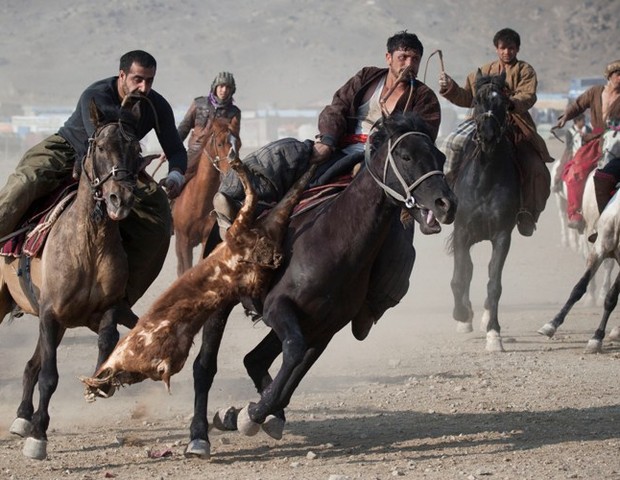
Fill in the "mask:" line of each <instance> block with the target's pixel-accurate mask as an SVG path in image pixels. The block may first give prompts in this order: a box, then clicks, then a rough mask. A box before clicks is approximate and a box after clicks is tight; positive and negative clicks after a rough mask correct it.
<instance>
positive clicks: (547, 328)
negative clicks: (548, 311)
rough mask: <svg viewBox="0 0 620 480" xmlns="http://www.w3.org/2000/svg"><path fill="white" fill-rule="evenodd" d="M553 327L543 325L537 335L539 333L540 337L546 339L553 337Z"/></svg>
mask: <svg viewBox="0 0 620 480" xmlns="http://www.w3.org/2000/svg"><path fill="white" fill-rule="evenodd" d="M555 330H556V329H555V327H554V326H553V325H551V324H550V323H545V324H544V325H543V326H542V327H541V328H540V330H538V333H540V334H541V335H546V336H547V337H549V338H551V337H553V335H555Z"/></svg>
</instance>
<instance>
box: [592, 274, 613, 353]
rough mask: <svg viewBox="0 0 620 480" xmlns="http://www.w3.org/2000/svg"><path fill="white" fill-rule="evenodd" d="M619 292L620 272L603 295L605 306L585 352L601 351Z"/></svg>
mask: <svg viewBox="0 0 620 480" xmlns="http://www.w3.org/2000/svg"><path fill="white" fill-rule="evenodd" d="M619 293H620V273H618V276H617V277H616V281H615V282H614V283H613V285H612V286H611V288H610V289H609V292H607V296H606V297H605V304H604V305H605V307H604V310H603V318H602V319H601V323H600V324H599V326H598V328H597V329H596V331H595V332H594V335H593V337H592V338H591V339H590V340H589V341H588V344H587V346H586V350H585V353H601V352H602V351H603V339H604V338H605V329H606V328H607V321H608V320H609V316H610V315H611V312H613V311H614V309H615V308H616V305H617V304H618V294H619Z"/></svg>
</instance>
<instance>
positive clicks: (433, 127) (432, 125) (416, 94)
mask: <svg viewBox="0 0 620 480" xmlns="http://www.w3.org/2000/svg"><path fill="white" fill-rule="evenodd" d="M387 72H388V69H387V68H379V67H364V68H362V69H361V70H360V71H359V72H357V73H356V74H355V75H354V76H353V77H351V78H350V79H349V80H348V81H347V82H346V83H345V84H344V85H343V86H342V87H340V88H339V89H338V91H336V93H335V94H334V97H333V99H332V103H331V104H330V105H327V106H326V107H325V108H324V109H323V111H322V112H321V113H320V115H319V125H318V127H319V138H320V139H321V142H322V143H325V144H327V145H331V146H333V147H337V146H338V145H339V143H340V141H341V140H342V138H343V136H344V135H346V134H352V133H355V127H356V125H357V110H358V107H359V106H360V104H361V102H362V99H363V98H364V93H365V92H366V91H367V90H368V88H369V87H370V85H372V84H373V82H374V81H375V80H377V79H378V78H380V77H381V76H382V75H385V74H387ZM410 88H413V92H412V95H411V101H410V103H409V106H408V107H407V111H415V112H417V113H418V114H419V115H420V116H421V117H422V118H423V119H424V120H425V121H426V123H427V124H428V126H429V130H430V133H431V136H432V139H433V141H435V140H436V138H437V133H438V132H439V123H440V122H441V109H440V107H439V100H438V99H437V96H436V95H435V92H433V91H432V90H431V89H430V88H429V87H428V86H426V85H425V84H423V83H422V82H420V81H418V80H415V82H414V84H413V87H410ZM409 93H410V92H409V91H407V92H405V93H404V94H403V95H402V96H401V98H400V99H399V101H398V103H397V104H396V107H395V108H394V112H402V111H403V110H404V108H405V104H406V103H407V99H408V97H409Z"/></svg>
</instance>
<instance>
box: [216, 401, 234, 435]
mask: <svg viewBox="0 0 620 480" xmlns="http://www.w3.org/2000/svg"><path fill="white" fill-rule="evenodd" d="M238 415H239V409H237V408H235V407H228V408H222V409H220V410H218V411H217V412H215V415H214V416H213V422H212V425H213V428H217V429H218V430H223V431H226V432H232V431H234V430H237V416H238Z"/></svg>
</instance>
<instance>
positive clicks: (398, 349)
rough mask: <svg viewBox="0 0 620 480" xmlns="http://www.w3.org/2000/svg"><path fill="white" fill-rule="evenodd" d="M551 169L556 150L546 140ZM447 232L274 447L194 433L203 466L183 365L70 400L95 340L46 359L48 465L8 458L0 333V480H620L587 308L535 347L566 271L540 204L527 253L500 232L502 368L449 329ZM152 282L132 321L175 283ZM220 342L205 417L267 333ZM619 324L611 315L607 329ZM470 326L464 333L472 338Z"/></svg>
mask: <svg viewBox="0 0 620 480" xmlns="http://www.w3.org/2000/svg"><path fill="white" fill-rule="evenodd" d="M550 146H551V148H552V150H553V151H554V153H555V154H556V155H557V156H559V149H560V145H559V144H558V143H557V142H555V141H553V140H550ZM450 231H451V227H445V228H444V232H442V234H440V235H438V236H432V237H424V236H422V235H419V234H418V235H417V236H416V240H415V245H416V248H417V252H418V258H417V261H416V265H415V267H414V272H413V275H412V286H411V289H410V291H409V293H408V294H407V296H406V297H405V299H404V300H403V302H402V303H401V304H400V305H399V306H398V307H396V308H394V309H393V310H391V311H389V312H388V313H387V314H386V315H385V316H384V317H383V318H382V319H381V321H380V322H379V323H378V324H377V325H376V326H375V327H374V329H373V331H372V332H371V334H370V335H369V337H368V338H367V339H366V340H365V341H364V342H361V343H360V342H357V341H356V340H355V339H354V338H353V336H352V335H351V333H350V329H349V328H346V329H344V330H343V331H341V332H340V333H339V334H338V335H337V336H336V337H335V338H334V340H333V342H332V344H331V345H330V347H329V348H328V349H327V351H326V352H325V354H324V355H323V357H322V358H321V359H320V360H319V361H318V362H317V364H316V365H315V367H314V368H313V369H312V370H311V371H310V372H309V374H308V375H307V378H306V379H305V380H304V381H303V382H302V383H301V385H300V386H299V388H298V391H297V392H296V394H295V395H294V397H293V399H292V402H291V404H290V406H289V408H288V423H287V425H286V428H285V433H284V438H283V439H282V440H280V441H275V440H272V439H271V438H269V437H267V436H266V435H265V434H264V433H262V432H260V433H259V434H258V435H256V436H255V437H243V436H242V435H240V434H238V433H236V432H232V433H218V432H212V433H211V443H212V458H211V460H209V461H205V460H198V459H186V458H184V456H183V449H184V447H185V445H186V443H187V441H188V426H189V422H190V419H191V415H192V382H191V365H190V364H191V360H192V359H193V358H194V356H195V353H196V351H197V349H196V346H195V347H194V349H193V350H192V353H191V355H190V361H189V362H188V365H186V367H185V368H184V370H183V371H182V372H181V373H180V374H178V375H177V376H175V377H173V379H172V394H171V395H168V394H167V393H166V392H165V390H164V387H163V384H161V383H155V382H150V381H149V382H145V383H142V384H138V385H134V386H130V387H127V388H125V389H123V390H121V391H120V392H118V393H117V394H116V395H115V396H114V397H113V398H111V399H108V400H98V401H97V402H95V403H93V404H88V403H86V402H85V401H84V399H83V396H82V392H83V389H82V387H81V384H80V382H79V380H78V378H77V377H78V376H80V375H87V374H90V373H92V369H93V368H94V362H95V359H96V336H95V335H94V334H92V333H90V332H88V331H86V330H84V329H77V330H73V331H70V332H69V333H68V334H67V336H66V338H65V340H64V341H63V343H62V345H61V347H60V349H59V358H60V363H59V370H60V375H61V379H60V384H59V387H58V390H57V392H56V394H55V395H54V397H53V399H52V404H51V408H50V412H51V417H52V420H51V425H50V430H49V444H48V459H47V460H45V461H34V460H28V459H26V458H24V457H23V456H22V454H21V449H22V445H23V440H22V439H20V438H18V437H13V436H12V435H10V434H9V433H8V428H9V426H10V424H11V422H12V420H13V419H14V415H15V411H16V408H17V406H18V404H19V401H20V397H21V374H22V371H23V367H24V364H25V362H26V361H27V359H28V358H29V355H30V354H31V352H32V349H33V348H34V344H35V338H36V331H37V322H36V319H34V318H32V317H23V318H21V319H17V320H16V321H14V322H13V323H12V324H7V323H6V322H5V323H3V324H2V325H1V326H0V478H3V479H4V478H6V479H14V480H17V479H19V480H22V479H33V478H34V479H42V480H51V479H104V478H117V479H132V480H133V479H167V478H170V479H177V478H179V479H181V478H182V479H184V480H191V479H202V478H228V479H253V480H258V479H289V478H291V479H293V478H294V479H324V480H344V479H357V478H362V479H387V478H391V477H398V476H403V477H408V478H416V479H417V478H425V479H467V480H470V479H487V478H488V479H543V478H544V479H572V478H578V479H611V478H620V428H619V427H620V406H619V400H618V399H619V398H620V383H619V382H618V372H619V371H620V345H619V344H618V343H611V342H609V341H606V342H605V345H604V353H603V354H600V355H587V354H584V353H583V351H584V347H585V344H586V342H587V340H588V339H589V338H590V336H591V335H592V333H593V331H594V330H595V328H596V326H597V325H598V322H599V318H600V313H601V307H600V306H592V305H588V304H586V303H585V302H581V303H579V304H577V305H576V307H575V308H574V310H573V312H572V313H571V314H570V315H569V317H568V319H567V322H566V324H565V326H563V327H562V328H561V329H560V330H559V332H558V333H557V335H556V338H554V339H553V340H548V339H547V338H546V337H542V336H540V335H538V334H537V333H536V330H537V329H538V328H540V327H541V326H542V325H543V324H544V323H545V322H547V321H549V320H550V319H551V318H552V317H553V316H554V315H555V313H557V311H558V310H559V309H560V307H561V305H562V304H563V303H564V301H565V300H566V298H567V297H568V294H569V292H570V290H571V288H572V286H573V285H574V283H575V282H576V281H577V279H578V278H579V276H580V275H581V273H582V270H583V263H584V262H583V260H582V259H581V257H580V256H579V255H578V254H576V253H575V252H573V251H572V250H570V249H569V248H566V247H562V246H561V245H560V235H559V222H558V219H557V209H556V207H555V203H554V202H553V200H552V199H550V201H549V203H548V207H547V209H546V211H545V212H544V213H543V216H542V218H541V221H540V223H539V228H538V231H537V232H536V233H535V235H534V236H533V237H532V238H523V237H520V236H519V235H518V234H516V233H515V234H514V235H513V246H512V249H511V252H510V255H509V258H508V262H507V265H506V267H505V270H504V282H503V287H504V289H503V292H504V293H503V296H502V301H501V306H500V315H501V316H500V323H501V325H502V334H503V337H504V341H505V344H504V346H505V348H506V353H503V354H489V353H486V352H485V351H484V335H483V334H482V333H481V332H479V331H478V330H477V329H476V330H475V331H474V333H471V334H457V333H456V331H455V322H454V321H453V320H452V317H451V311H452V295H451V292H450V277H451V271H452V258H451V257H449V256H448V255H447V254H446V253H445V240H446V238H447V236H448V234H449V233H450ZM489 250H490V249H489V248H488V246H487V245H480V246H477V247H476V248H475V250H474V257H475V274H474V282H473V285H472V300H473V302H474V306H475V309H476V313H477V318H476V320H479V317H480V314H481V312H482V304H483V301H484V291H485V285H486V268H487V267H486V264H487V261H488V257H489ZM175 266H176V260H175V258H174V254H173V252H172V250H171V252H170V254H169V256H168V260H167V263H166V265H165V267H164V271H163V272H162V274H161V275H160V278H159V279H158V280H157V282H156V283H155V284H154V285H153V287H152V288H151V290H150V291H149V293H148V294H147V296H146V297H145V298H144V299H143V300H142V301H141V302H140V304H139V306H138V308H137V311H138V313H140V312H142V311H144V309H145V308H146V306H148V304H149V303H150V302H152V301H153V299H154V298H155V297H156V296H157V295H158V294H159V293H160V292H161V291H162V290H163V288H164V287H165V286H167V285H168V284H169V283H170V281H171V280H172V279H173V278H174V275H175V273H174V272H175ZM233 315H234V318H232V319H231V321H230V323H229V329H228V331H227V333H226V336H225V338H224V343H223V348H222V351H221V355H220V364H219V372H218V375H217V377H216V380H215V384H214V387H213V390H212V396H211V402H210V404H209V405H210V408H209V411H210V415H212V413H214V412H215V410H216V409H219V408H222V407H225V406H229V405H237V406H242V405H244V404H246V403H247V402H248V401H255V400H256V399H257V394H256V393H255V391H254V390H253V387H252V384H251V382H250V380H249V379H248V377H247V375H246V374H245V372H244V369H243V365H242V358H243V355H244V354H245V353H246V352H247V351H249V349H251V348H252V347H253V346H254V345H255V344H256V343H257V342H258V341H259V340H260V339H261V338H262V336H263V335H265V334H266V332H267V330H266V327H265V326H264V325H262V324H259V325H256V326H253V325H252V324H251V322H250V321H249V320H248V319H246V318H245V317H244V316H243V314H242V313H241V311H240V310H236V311H235V312H234V314H233ZM616 325H618V320H617V315H613V316H612V319H611V321H610V328H611V327H613V326H616ZM475 326H476V327H477V325H475Z"/></svg>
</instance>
